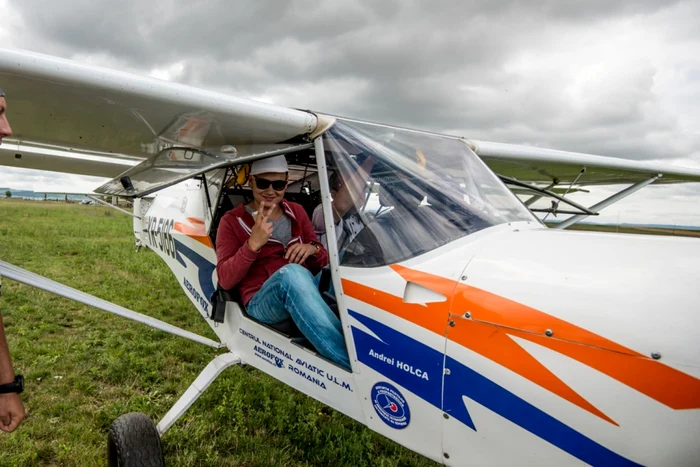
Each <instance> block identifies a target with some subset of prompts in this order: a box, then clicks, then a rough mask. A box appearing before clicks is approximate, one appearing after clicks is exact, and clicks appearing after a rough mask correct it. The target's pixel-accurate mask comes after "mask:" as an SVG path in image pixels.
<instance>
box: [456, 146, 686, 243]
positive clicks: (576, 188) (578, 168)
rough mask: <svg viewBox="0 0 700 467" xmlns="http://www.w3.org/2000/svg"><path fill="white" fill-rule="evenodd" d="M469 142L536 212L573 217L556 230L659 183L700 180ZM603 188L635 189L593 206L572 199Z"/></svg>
mask: <svg viewBox="0 0 700 467" xmlns="http://www.w3.org/2000/svg"><path fill="white" fill-rule="evenodd" d="M467 144H469V146H470V147H471V148H472V150H473V151H474V152H475V153H476V154H477V155H478V156H479V157H481V159H482V160H483V161H484V162H485V163H486V164H487V165H488V166H489V167H490V168H491V170H493V171H494V172H495V173H496V174H498V175H499V176H500V177H501V180H503V181H504V183H505V184H506V185H507V186H508V187H509V188H510V189H511V191H513V192H514V193H515V194H516V195H520V196H522V195H530V197H529V198H528V199H525V200H524V203H525V205H526V206H527V207H528V208H529V209H530V210H531V211H533V212H542V213H552V214H554V215H555V216H556V215H557V214H558V213H559V214H571V215H572V216H571V217H570V218H568V219H566V220H565V221H563V222H560V223H559V224H557V225H556V226H555V227H554V228H556V229H565V228H567V227H569V226H571V225H573V224H575V223H576V222H578V221H580V220H581V219H584V218H586V217H587V216H589V215H598V214H599V213H600V211H601V210H602V209H604V208H606V207H608V206H610V205H612V204H614V203H616V202H618V201H620V200H622V199H623V198H626V197H627V196H629V195H631V194H633V193H635V192H637V191H639V190H641V189H642V188H644V187H646V186H648V185H651V184H653V183H657V184H658V183H665V184H670V183H687V182H700V169H693V168H687V167H677V166H673V165H666V164H659V163H653V162H640V161H632V160H627V159H620V158H616V157H603V156H596V155H591V154H581V153H575V152H566V151H558V150H554V149H542V148H536V147H529V146H518V145H512V144H503V143H493V142H488V141H475V140H471V141H467ZM601 185H629V186H627V187H626V188H623V189H621V190H620V191H618V192H617V193H615V194H613V195H611V196H609V197H608V198H606V199H604V200H602V201H600V202H598V203H596V204H594V205H593V206H590V207H585V206H582V205H580V204H578V203H576V202H575V201H573V200H571V199H570V198H567V195H571V194H573V193H576V192H580V191H587V190H586V189H585V187H588V186H601ZM543 198H546V199H550V203H551V204H550V205H549V207H538V205H537V204H535V203H537V202H538V201H539V200H541V199H543ZM562 203H563V204H564V205H565V206H562ZM540 205H541V203H540Z"/></svg>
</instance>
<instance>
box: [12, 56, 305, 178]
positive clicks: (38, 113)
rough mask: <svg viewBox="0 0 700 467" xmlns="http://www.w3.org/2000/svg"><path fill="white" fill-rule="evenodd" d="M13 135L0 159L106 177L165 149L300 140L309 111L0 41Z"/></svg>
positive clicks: (207, 148) (218, 148) (209, 148)
mask: <svg viewBox="0 0 700 467" xmlns="http://www.w3.org/2000/svg"><path fill="white" fill-rule="evenodd" d="M0 83H2V88H3V90H4V91H5V93H6V95H7V104H8V116H9V118H10V122H11V124H12V129H13V133H14V134H13V137H12V138H11V139H9V138H6V139H5V140H4V141H3V144H2V146H0V165H8V166H12V167H23V168H31V169H40V170H50V171H56V172H66V173H77V174H83V175H95V176H102V177H109V178H114V177H117V176H118V175H120V174H121V173H123V172H125V171H127V170H129V169H131V168H132V167H133V166H134V165H136V164H138V163H139V162H141V161H144V160H146V159H147V158H149V157H151V156H153V155H155V154H158V153H159V152H160V151H163V150H164V149H167V148H169V147H173V146H176V147H182V146H184V147H190V148H197V149H201V150H205V151H210V152H212V153H215V154H218V153H220V152H221V150H222V147H224V146H229V145H232V146H238V145H250V144H253V143H254V144H256V145H258V144H279V143H284V144H288V143H296V142H301V140H302V139H303V137H304V135H308V134H309V133H311V132H312V131H313V130H314V129H315V127H316V123H317V118H316V116H315V115H314V114H312V113H311V112H305V111H300V110H295V109H288V108H283V107H277V106H273V105H269V104H264V103H258V102H253V101H249V100H245V99H239V98H235V97H231V96H227V95H224V94H219V93H215V92H210V91H204V90H199V89H195V88H192V87H188V86H183V85H180V84H176V83H171V82H167V81H162V80H157V79H153V78H147V77H142V76H137V75H132V74H127V73H123V72H120V71H114V70H109V69H103V68H98V67H93V66H87V65H82V64H79V63H75V62H73V61H69V60H63V59H59V58H55V57H50V56H46V55H40V54H35V53H30V52H25V51H15V50H7V49H0Z"/></svg>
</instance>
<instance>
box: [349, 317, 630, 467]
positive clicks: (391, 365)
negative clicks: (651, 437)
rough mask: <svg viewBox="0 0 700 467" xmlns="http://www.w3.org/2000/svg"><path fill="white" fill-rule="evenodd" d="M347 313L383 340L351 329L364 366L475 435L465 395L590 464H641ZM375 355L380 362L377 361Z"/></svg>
mask: <svg viewBox="0 0 700 467" xmlns="http://www.w3.org/2000/svg"><path fill="white" fill-rule="evenodd" d="M348 311H349V313H350V316H352V317H354V318H355V319H357V320H358V321H359V322H361V323H362V324H364V325H365V326H366V327H367V328H368V329H369V330H371V331H372V332H373V333H374V334H375V335H376V336H377V337H379V339H381V340H378V339H377V338H375V337H373V336H371V335H370V334H368V333H366V332H364V331H362V330H360V329H359V328H357V327H354V326H353V327H352V335H353V339H354V341H355V346H356V350H357V358H358V359H359V360H360V361H361V362H362V363H364V364H365V365H367V366H369V367H370V368H372V369H374V370H375V371H377V372H378V373H381V374H382V375H384V376H386V377H387V378H389V379H391V380H393V381H394V382H396V383H397V384H399V385H401V386H403V387H404V388H406V389H407V390H408V391H411V392H412V393H414V394H415V395H416V396H418V397H420V398H421V399H423V400H425V401H426V402H428V403H430V404H431V405H433V406H435V407H437V408H438V409H441V410H443V411H444V412H445V413H448V414H450V415H451V416H452V417H454V418H456V419H457V420H459V421H461V422H462V423H464V424H465V425H467V426H468V427H470V428H471V429H473V430H475V431H476V425H475V424H474V421H473V420H472V418H471V416H470V415H469V412H468V411H467V407H466V405H465V403H464V401H463V398H464V397H467V398H469V399H471V400H473V401H474V402H477V403H478V404H481V405H482V406H484V407H486V408H487V409H489V410H491V411H493V412H495V413H497V414H499V415H500V416H502V417H503V418H505V419H507V420H509V421H510V422H512V423H515V424H516V425H518V426H520V427H521V428H524V429H525V430H527V431H529V432H530V433H532V434H534V435H536V436H538V437H540V438H542V439H544V440H545V441H547V442H549V443H551V444H553V445H555V446H557V447H558V448H560V449H562V450H563V451H565V452H567V453H569V454H571V455H572V456H574V457H577V458H578V459H581V460H582V461H584V462H587V463H589V464H592V465H639V464H636V463H635V462H632V461H631V460H629V459H627V458H625V457H622V456H620V455H619V454H617V453H615V452H613V451H611V450H610V449H608V448H606V447H605V446H602V445H600V444H598V443H596V442H595V441H593V440H592V439H590V438H588V437H586V436H585V435H583V434H581V433H579V432H578V431H576V430H574V429H573V428H571V427H569V426H567V425H565V424H564V423H562V422H560V421H559V420H557V419H555V418H554V417H552V416H551V415H549V414H547V413H545V412H543V411H542V410H540V409H538V408H537V407H535V406H533V405H532V404H530V403H529V402H527V401H525V400H523V399H521V398H520V397H518V396H516V395H515V394H513V393H512V392H510V391H508V390H507V389H505V388H504V387H502V386H499V385H498V384H496V383H494V382H493V381H491V380H489V379H488V378H486V377H484V376H482V375H480V374H479V373H477V372H475V371H474V370H472V369H471V368H469V367H467V366H466V365H464V364H462V363H460V362H458V361H457V360H455V359H453V358H451V357H449V356H445V355H443V353H441V352H438V351H437V350H435V349H433V348H431V347H429V346H427V345H425V344H423V343H421V342H419V341H417V340H415V339H412V338H410V337H408V336H406V335H404V334H401V333H400V332H398V331H395V330H393V329H391V328H389V327H388V326H385V325H384V324H382V323H380V322H378V321H375V320H373V319H370V318H368V317H366V316H364V315H361V314H359V313H357V312H355V311H352V310H348ZM372 354H374V355H372ZM377 354H380V355H381V357H382V358H377ZM443 361H444V363H445V368H448V369H449V370H450V375H449V376H445V377H444V378H445V389H444V392H443V390H442V374H443ZM397 362H401V363H402V364H406V365H408V366H409V367H410V368H413V369H414V370H415V369H421V370H425V371H428V372H429V376H430V378H429V380H428V381H426V380H424V379H422V378H418V377H417V376H415V374H413V373H411V372H408V371H406V370H405V369H403V368H399V367H398V366H397ZM404 368H405V367H404ZM433 374H434V375H435V376H434V377H433ZM443 398H444V399H443ZM441 400H442V402H441Z"/></svg>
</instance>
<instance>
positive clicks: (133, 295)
mask: <svg viewBox="0 0 700 467" xmlns="http://www.w3.org/2000/svg"><path fill="white" fill-rule="evenodd" d="M0 258H1V259H3V260H5V261H8V262H10V263H13V264H16V265H17V266H20V267H23V268H26V269H29V270H30V271H32V272H35V273H37V274H41V275H43V276H46V277H48V278H50V279H53V280H56V281H58V282H62V283H64V284H67V285H69V286H71V287H74V288H76V289H79V290H82V291H84V292H87V293H90V294H93V295H96V296H98V297H100V298H103V299H105V300H109V301H112V302H115V303H117V304H119V305H122V306H125V307H127V308H130V309H132V310H135V311H138V312H141V313H145V314H147V315H150V316H153V317H156V318H158V319H162V320H164V321H166V322H168V323H171V324H174V325H176V326H180V327H183V328H185V329H188V330H191V331H193V332H196V333H198V334H202V335H205V336H207V337H210V338H212V339H214V338H215V336H214V334H213V333H212V332H211V331H210V329H209V327H208V325H207V324H206V323H205V322H204V320H203V319H202V318H201V317H200V316H199V314H198V313H197V312H196V311H195V309H194V307H193V306H192V305H191V304H190V302H189V300H188V299H187V298H186V297H185V294H184V293H183V292H182V290H181V288H180V286H179V285H178V284H177V282H176V280H175V278H174V276H173V275H172V273H171V272H170V271H169V270H168V269H167V267H166V266H165V264H164V263H163V262H162V261H161V260H159V259H158V257H157V256H156V255H155V254H154V253H153V252H151V251H148V250H145V251H144V250H142V251H141V252H139V253H135V252H134V240H133V235H132V233H131V218H130V217H128V216H126V215H123V214H120V213H118V212H116V211H113V210H110V209H109V208H106V207H98V206H81V205H76V204H65V203H51V202H48V203H43V202H31V201H20V200H5V199H0ZM0 309H1V310H2V313H3V317H4V320H5V326H6V331H7V334H8V339H9V343H10V347H11V351H12V355H13V360H14V364H15V369H16V370H17V371H18V372H21V373H23V374H24V375H25V378H26V390H25V393H24V394H23V400H24V403H25V407H26V409H27V410H28V413H29V416H28V418H27V420H26V421H25V422H24V423H23V424H22V425H21V426H20V428H19V429H18V430H17V431H16V432H14V433H12V434H9V435H8V434H6V433H0V466H44V465H46V466H56V465H61V466H63V465H70V466H73V465H75V466H92V465H106V440H107V431H108V429H109V426H110V424H111V422H112V421H113V420H114V419H115V418H116V417H118V416H119V415H121V414H124V413H127V412H131V411H140V412H145V413H147V414H148V415H149V416H151V417H152V418H153V419H154V420H156V421H157V420H159V419H160V418H161V417H162V416H163V415H164V414H165V413H166V412H167V411H168V409H169V408H170V407H171V406H172V404H173V403H174V402H175V401H176V400H177V399H178V398H179V396H180V395H181V394H182V393H183V392H184V391H185V389H186V388H187V387H188V386H189V385H190V383H191V382H192V381H193V380H194V378H195V377H196V376H197V375H198V374H199V372H200V371H201V370H202V369H203V368H204V367H205V365H206V364H207V363H208V362H209V361H210V360H211V358H212V357H213V356H214V355H215V351H212V350H211V349H208V348H207V347H204V346H202V345H200V344H196V343H194V342H190V341H187V340H185V339H182V338H178V337H174V336H170V335H168V334H165V333H163V332H159V331H154V330H151V328H148V327H146V326H144V325H141V324H138V323H133V322H131V321H128V320H125V319H122V318H118V317H116V316H112V315H110V314H108V313H105V312H102V311H99V310H96V309H93V308H89V307H86V306H83V305H81V304H78V303H75V302H72V301H69V300H65V299H62V298H59V297H56V296H54V295H50V294H48V293H45V292H41V291H38V290H36V289H33V288H30V287H27V286H24V285H21V284H18V283H16V282H13V281H10V280H7V279H5V280H3V287H2V297H0ZM163 444H164V449H165V455H166V463H167V464H168V465H174V466H180V465H183V466H189V465H197V466H201V465H207V466H209V465H211V466H297V465H301V466H305V465H309V466H310V465H318V466H331V465H332V466H336V465H352V466H364V465H372V466H427V465H436V464H434V463H432V462H430V461H428V460H426V459H424V458H422V457H420V456H418V455H416V454H413V453H412V452H410V451H409V450H407V449H404V448H402V447H400V446H398V445H397V444H395V443H393V442H391V441H389V440H387V439H385V438H383V437H381V436H379V435H377V434H375V433H373V432H371V431H369V430H367V429H366V428H364V427H363V426H362V425H360V424H359V423H357V422H355V421H353V420H351V419H349V418H348V417H346V416H344V415H341V414H339V413H337V412H334V411H332V410H330V409H328V408H327V407H325V406H323V405H322V404H320V403H318V402H316V401H314V400H312V399H310V398H309V397H307V396H305V395H303V394H301V393H299V392H297V391H294V390H292V389H291V388H289V387H287V386H285V385H283V384H282V383H279V382H278V381H276V380H274V379H273V378H271V377H269V376H267V375H265V374H263V373H260V372H258V371H256V370H254V369H252V368H250V367H246V368H240V367H234V368H231V369H229V370H226V372H224V374H223V375H222V376H220V377H219V378H218V379H217V380H216V381H215V382H214V383H213V384H212V386H211V387H210V388H209V389H208V390H207V392H205V394H204V395H203V396H202V397H200V399H199V400H198V401H197V402H196V403H195V404H194V405H193V406H192V408H190V410H189V411H188V412H187V413H186V414H185V415H184V416H183V417H182V418H181V419H180V420H179V421H178V422H177V423H176V424H175V425H174V426H173V428H171V429H170V431H168V433H166V435H165V436H164V438H163Z"/></svg>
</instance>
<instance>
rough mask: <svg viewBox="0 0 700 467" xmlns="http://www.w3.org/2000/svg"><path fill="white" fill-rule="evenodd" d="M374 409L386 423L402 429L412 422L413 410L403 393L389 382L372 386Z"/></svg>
mask: <svg viewBox="0 0 700 467" xmlns="http://www.w3.org/2000/svg"><path fill="white" fill-rule="evenodd" d="M372 404H373V405H374V410H375V411H376V412H377V415H379V418H381V419H382V421H383V422H384V423H386V424H387V425H389V426H390V427H392V428H396V429H397V430H402V429H404V428H406V427H407V426H408V424H409V423H411V410H410V409H409V408H408V404H407V403H406V399H404V397H403V395H401V393H400V392H399V390H398V389H396V388H395V387H394V386H392V385H391V384H389V383H377V384H375V385H374V387H373V388H372Z"/></svg>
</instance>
